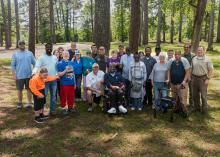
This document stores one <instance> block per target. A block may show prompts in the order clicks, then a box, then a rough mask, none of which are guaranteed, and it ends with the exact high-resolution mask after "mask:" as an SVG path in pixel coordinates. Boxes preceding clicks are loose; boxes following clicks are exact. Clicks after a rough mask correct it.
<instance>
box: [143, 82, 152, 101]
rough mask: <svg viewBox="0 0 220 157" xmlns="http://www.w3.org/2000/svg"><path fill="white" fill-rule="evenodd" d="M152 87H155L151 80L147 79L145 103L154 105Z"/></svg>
mask: <svg viewBox="0 0 220 157" xmlns="http://www.w3.org/2000/svg"><path fill="white" fill-rule="evenodd" d="M152 89H153V86H152V84H151V82H150V81H147V82H146V87H145V90H146V95H145V97H144V103H145V104H148V105H152V104H153V101H152V98H153V94H152Z"/></svg>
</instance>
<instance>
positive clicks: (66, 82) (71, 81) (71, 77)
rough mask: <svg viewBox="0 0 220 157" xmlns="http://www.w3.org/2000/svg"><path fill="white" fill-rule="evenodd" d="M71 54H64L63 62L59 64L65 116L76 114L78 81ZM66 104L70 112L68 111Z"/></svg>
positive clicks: (61, 101)
mask: <svg viewBox="0 0 220 157" xmlns="http://www.w3.org/2000/svg"><path fill="white" fill-rule="evenodd" d="M68 59H69V52H68V51H64V52H63V60H61V61H60V62H58V64H57V70H58V75H59V77H60V104H61V108H62V113H63V114H64V115H66V114H68V113H73V112H75V109H74V96H75V89H76V81H75V74H74V63H73V62H72V61H69V60H68ZM66 103H67V105H68V111H67V110H66V108H65V107H66Z"/></svg>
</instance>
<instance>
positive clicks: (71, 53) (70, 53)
mask: <svg viewBox="0 0 220 157" xmlns="http://www.w3.org/2000/svg"><path fill="white" fill-rule="evenodd" d="M68 51H69V61H71V60H72V59H73V57H74V56H75V52H76V51H73V50H72V49H69V50H68Z"/></svg>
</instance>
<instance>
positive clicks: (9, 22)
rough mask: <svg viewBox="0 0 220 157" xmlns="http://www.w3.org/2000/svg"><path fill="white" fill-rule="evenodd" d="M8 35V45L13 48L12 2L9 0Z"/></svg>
mask: <svg viewBox="0 0 220 157" xmlns="http://www.w3.org/2000/svg"><path fill="white" fill-rule="evenodd" d="M8 33H9V39H8V42H9V43H8V45H9V46H10V47H11V0H8Z"/></svg>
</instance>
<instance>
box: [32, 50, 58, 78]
mask: <svg viewBox="0 0 220 157" xmlns="http://www.w3.org/2000/svg"><path fill="white" fill-rule="evenodd" d="M57 61H58V60H57V57H56V56H54V55H51V56H48V55H47V54H46V53H45V54H43V55H42V56H41V57H40V58H39V59H38V60H37V63H36V66H35V68H34V70H33V72H34V73H36V72H37V71H38V70H39V69H40V68H42V67H44V68H47V70H48V75H49V76H56V74H57V68H56V65H57Z"/></svg>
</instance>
